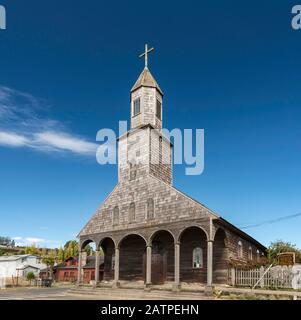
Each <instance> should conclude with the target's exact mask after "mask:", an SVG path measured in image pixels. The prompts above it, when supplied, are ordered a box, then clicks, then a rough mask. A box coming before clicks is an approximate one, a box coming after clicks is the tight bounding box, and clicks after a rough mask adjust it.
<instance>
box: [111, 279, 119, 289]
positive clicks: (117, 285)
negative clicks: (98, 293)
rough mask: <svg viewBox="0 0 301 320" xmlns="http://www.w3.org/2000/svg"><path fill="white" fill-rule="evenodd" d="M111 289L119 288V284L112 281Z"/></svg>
mask: <svg viewBox="0 0 301 320" xmlns="http://www.w3.org/2000/svg"><path fill="white" fill-rule="evenodd" d="M112 288H113V289H117V288H120V282H119V281H114V282H113V285H112Z"/></svg>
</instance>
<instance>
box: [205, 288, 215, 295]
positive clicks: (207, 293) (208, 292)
mask: <svg viewBox="0 0 301 320" xmlns="http://www.w3.org/2000/svg"><path fill="white" fill-rule="evenodd" d="M204 294H205V296H213V286H206V287H205V291H204Z"/></svg>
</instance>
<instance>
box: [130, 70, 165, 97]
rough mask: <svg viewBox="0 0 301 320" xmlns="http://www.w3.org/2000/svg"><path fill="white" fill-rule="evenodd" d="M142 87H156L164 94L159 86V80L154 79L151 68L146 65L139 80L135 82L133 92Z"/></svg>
mask: <svg viewBox="0 0 301 320" xmlns="http://www.w3.org/2000/svg"><path fill="white" fill-rule="evenodd" d="M140 87H150V88H156V89H157V90H158V91H159V92H160V93H161V94H162V95H163V92H162V90H161V88H160V87H159V85H158V83H157V81H156V80H155V79H154V77H153V76H152V74H151V73H150V71H149V69H148V68H147V67H145V68H144V69H143V71H142V72H141V74H140V76H139V78H138V80H137V81H136V83H135V84H134V86H133V88H132V90H131V92H133V91H135V90H137V89H138V88H140Z"/></svg>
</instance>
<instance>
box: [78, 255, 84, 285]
mask: <svg viewBox="0 0 301 320" xmlns="http://www.w3.org/2000/svg"><path fill="white" fill-rule="evenodd" d="M82 268H83V267H82V251H80V252H79V253H78V266H77V285H80V284H81V283H82Z"/></svg>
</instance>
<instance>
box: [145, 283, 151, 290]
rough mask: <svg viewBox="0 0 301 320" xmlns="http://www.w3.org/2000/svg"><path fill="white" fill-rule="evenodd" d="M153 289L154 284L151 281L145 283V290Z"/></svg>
mask: <svg viewBox="0 0 301 320" xmlns="http://www.w3.org/2000/svg"><path fill="white" fill-rule="evenodd" d="M151 289H152V284H151V283H146V284H145V285H144V290H145V291H151Z"/></svg>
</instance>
